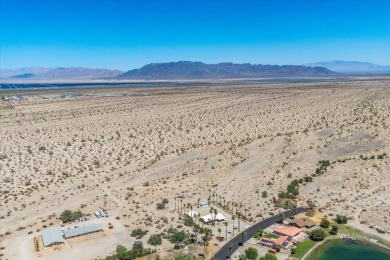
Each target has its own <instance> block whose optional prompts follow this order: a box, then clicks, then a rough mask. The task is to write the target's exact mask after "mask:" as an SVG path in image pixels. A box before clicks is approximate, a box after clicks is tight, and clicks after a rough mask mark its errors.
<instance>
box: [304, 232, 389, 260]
mask: <svg viewBox="0 0 390 260" xmlns="http://www.w3.org/2000/svg"><path fill="white" fill-rule="evenodd" d="M335 240H339V241H343V239H342V238H341V237H339V236H337V237H336V236H332V237H329V238H327V239H324V240H323V241H321V242H320V243H318V244H316V245H315V246H314V247H312V248H311V249H310V250H309V251H308V252H307V253H306V254H305V255H304V256H303V257H302V258H301V259H302V260H306V259H310V257H311V256H312V255H313V253H314V252H315V251H316V250H317V249H318V248H319V247H321V246H323V245H324V244H327V243H329V242H331V241H335ZM345 242H346V243H348V242H349V241H345ZM350 243H361V244H364V245H365V246H367V247H369V248H371V249H373V250H375V249H383V250H385V251H386V253H387V254H389V256H390V249H389V248H388V247H387V246H384V245H381V244H379V243H375V242H372V241H370V240H368V239H353V240H352V241H350ZM375 251H376V250H375ZM379 251H380V250H379Z"/></svg>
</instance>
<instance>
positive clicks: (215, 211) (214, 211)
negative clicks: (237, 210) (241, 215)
mask: <svg viewBox="0 0 390 260" xmlns="http://www.w3.org/2000/svg"><path fill="white" fill-rule="evenodd" d="M213 213H214V221H215V218H216V217H217V215H218V210H217V209H213Z"/></svg>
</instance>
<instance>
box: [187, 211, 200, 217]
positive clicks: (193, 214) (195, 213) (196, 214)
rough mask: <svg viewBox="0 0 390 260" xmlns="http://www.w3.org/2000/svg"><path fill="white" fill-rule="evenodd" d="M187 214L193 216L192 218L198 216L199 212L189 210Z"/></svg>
mask: <svg viewBox="0 0 390 260" xmlns="http://www.w3.org/2000/svg"><path fill="white" fill-rule="evenodd" d="M186 215H187V216H189V217H191V218H193V217H196V216H198V215H199V214H198V212H196V211H189V212H187V213H186Z"/></svg>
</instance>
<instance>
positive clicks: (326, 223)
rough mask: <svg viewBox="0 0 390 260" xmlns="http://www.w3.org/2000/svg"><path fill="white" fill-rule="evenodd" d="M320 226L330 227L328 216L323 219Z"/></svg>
mask: <svg viewBox="0 0 390 260" xmlns="http://www.w3.org/2000/svg"><path fill="white" fill-rule="evenodd" d="M320 226H321V227H323V228H328V227H329V226H330V222H329V220H327V219H326V218H323V219H322V221H321V224H320Z"/></svg>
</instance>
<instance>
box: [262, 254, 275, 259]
mask: <svg viewBox="0 0 390 260" xmlns="http://www.w3.org/2000/svg"><path fill="white" fill-rule="evenodd" d="M260 260H278V258H277V257H276V256H275V255H273V254H270V253H266V254H265V255H264V256H262V257H260Z"/></svg>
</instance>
